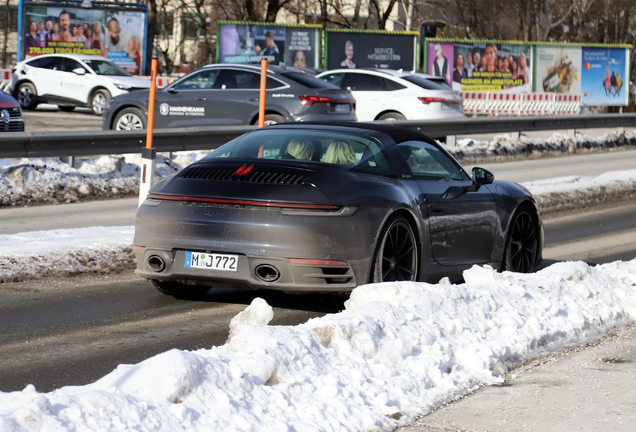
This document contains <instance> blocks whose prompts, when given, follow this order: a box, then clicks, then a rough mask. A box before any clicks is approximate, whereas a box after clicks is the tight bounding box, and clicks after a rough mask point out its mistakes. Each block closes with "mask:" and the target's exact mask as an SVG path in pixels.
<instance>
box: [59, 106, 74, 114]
mask: <svg viewBox="0 0 636 432" xmlns="http://www.w3.org/2000/svg"><path fill="white" fill-rule="evenodd" d="M57 107H58V108H59V109H60V111H66V112H71V111H73V110H74V109H75V106H73V105H58V106H57Z"/></svg>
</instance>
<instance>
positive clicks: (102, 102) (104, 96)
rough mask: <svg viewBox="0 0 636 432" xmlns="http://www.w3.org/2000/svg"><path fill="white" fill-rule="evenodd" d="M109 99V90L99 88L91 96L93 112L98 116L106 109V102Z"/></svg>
mask: <svg viewBox="0 0 636 432" xmlns="http://www.w3.org/2000/svg"><path fill="white" fill-rule="evenodd" d="M109 100H110V92H109V91H108V90H104V89H99V90H97V91H95V92H94V93H93V95H92V96H91V108H92V110H93V113H94V114H96V115H98V116H100V115H102V114H103V113H104V110H105V109H106V104H107V103H108V101H109Z"/></svg>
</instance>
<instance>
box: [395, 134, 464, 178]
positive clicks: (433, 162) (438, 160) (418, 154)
mask: <svg viewBox="0 0 636 432" xmlns="http://www.w3.org/2000/svg"><path fill="white" fill-rule="evenodd" d="M398 148H399V149H400V152H401V153H402V156H404V159H405V160H406V162H407V163H408V165H409V167H410V168H411V171H412V172H413V178H414V179H415V180H427V181H440V180H446V181H451V180H456V181H461V180H466V178H465V176H464V174H463V171H462V169H461V168H460V167H459V166H457V164H455V162H453V160H452V159H451V158H449V157H448V156H447V155H446V154H445V153H444V152H442V151H441V150H440V149H438V148H437V147H435V146H434V145H432V144H429V143H427V142H423V141H406V142H403V143H401V144H399V145H398Z"/></svg>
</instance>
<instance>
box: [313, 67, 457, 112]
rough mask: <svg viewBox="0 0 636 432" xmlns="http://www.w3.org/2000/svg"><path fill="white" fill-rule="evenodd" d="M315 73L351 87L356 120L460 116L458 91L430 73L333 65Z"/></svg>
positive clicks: (322, 77)
mask: <svg viewBox="0 0 636 432" xmlns="http://www.w3.org/2000/svg"><path fill="white" fill-rule="evenodd" d="M316 76H317V77H318V78H321V79H323V80H325V81H327V82H328V83H331V84H335V85H337V86H338V87H340V88H342V89H346V90H350V91H351V94H352V95H353V97H354V98H355V100H356V116H357V117H358V121H373V120H433V119H452V118H462V117H464V108H463V104H462V97H461V96H460V94H459V92H457V91H454V90H453V89H451V88H450V87H448V86H447V85H446V84H444V83H442V82H439V81H438V80H439V78H436V77H434V76H429V75H425V74H421V73H414V72H403V71H396V70H389V69H336V70H330V71H327V72H323V73H321V74H318V75H316Z"/></svg>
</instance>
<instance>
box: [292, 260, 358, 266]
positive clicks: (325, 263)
mask: <svg viewBox="0 0 636 432" xmlns="http://www.w3.org/2000/svg"><path fill="white" fill-rule="evenodd" d="M289 261H291V263H292V264H297V265H309V266H334V267H349V264H347V263H346V262H345V261H335V260H322V259H302V258H290V259H289Z"/></svg>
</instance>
